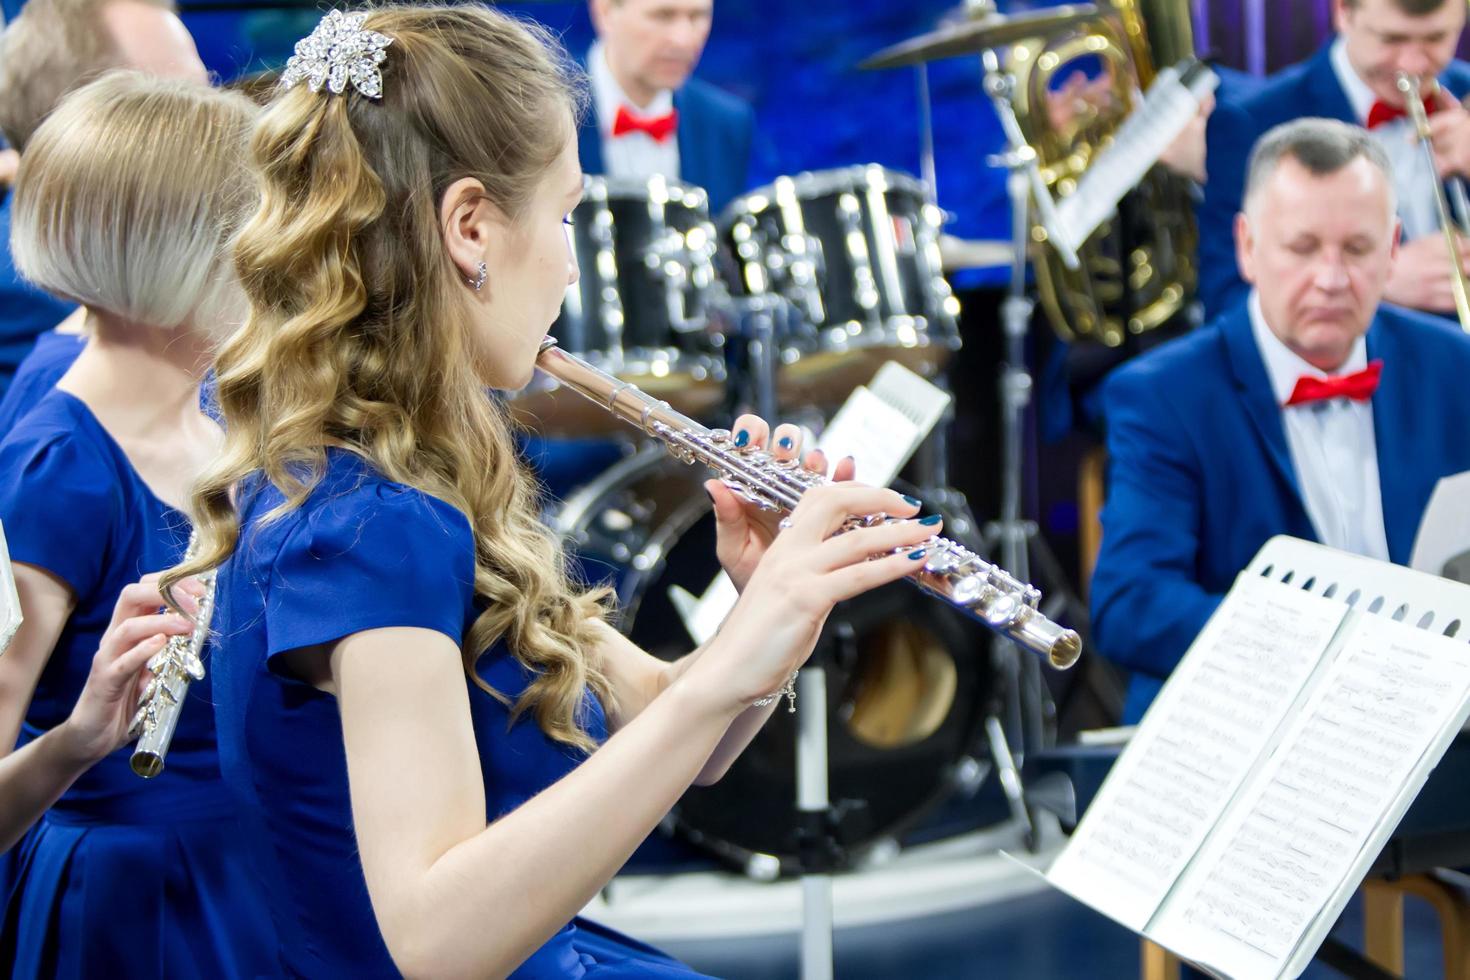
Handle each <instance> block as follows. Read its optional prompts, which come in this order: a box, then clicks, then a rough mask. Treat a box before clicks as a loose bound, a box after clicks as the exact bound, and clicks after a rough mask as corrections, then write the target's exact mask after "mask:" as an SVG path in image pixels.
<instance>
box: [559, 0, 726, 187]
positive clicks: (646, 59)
mask: <svg viewBox="0 0 1470 980" xmlns="http://www.w3.org/2000/svg"><path fill="white" fill-rule="evenodd" d="M590 9H591V14H592V26H593V27H594V28H595V29H596V31H597V38H598V40H597V43H595V44H594V45H593V46H592V49H591V50H590V51H589V52H588V53H587V74H588V75H589V76H590V78H591V80H592V111H591V112H589V113H588V114H587V117H586V119H585V120H584V122H583V125H582V129H581V131H580V132H579V133H578V134H577V135H578V148H579V150H580V155H581V158H582V169H583V170H584V171H586V172H587V173H589V174H609V175H611V176H615V177H624V176H628V177H648V176H652V175H654V174H659V175H662V176H664V177H668V178H670V179H675V180H681V181H683V182H684V183H686V184H694V185H695V186H697V187H703V188H704V189H705V191H706V192H707V193H708V194H709V206H710V210H711V211H712V212H713V213H715V214H718V213H719V212H720V210H721V209H722V208H724V206H725V205H726V204H728V203H729V202H730V201H731V199H733V198H735V197H736V196H738V195H740V194H742V193H744V192H745V191H746V190H747V189H748V187H747V180H748V179H749V170H750V160H751V152H752V150H751V147H752V141H753V139H754V131H755V114H754V112H752V111H751V108H750V106H749V105H747V104H745V103H744V102H742V101H740V100H739V99H737V98H735V97H734V96H733V95H730V94H728V93H726V92H723V91H721V90H720V89H718V88H715V87H714V86H713V85H708V84H706V83H704V82H701V81H700V80H699V79H697V78H692V77H690V76H691V73H692V72H693V71H694V66H695V64H696V63H697V62H698V61H699V56H700V54H701V53H702V52H703V51H704V43H705V41H706V40H708V38H709V29H710V20H711V17H712V15H713V12H714V0H592V2H591V8H590Z"/></svg>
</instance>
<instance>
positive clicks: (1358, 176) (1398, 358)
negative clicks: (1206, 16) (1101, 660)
mask: <svg viewBox="0 0 1470 980" xmlns="http://www.w3.org/2000/svg"><path fill="white" fill-rule="evenodd" d="M1391 179H1392V178H1391V176H1390V172H1389V163H1388V159H1387V155H1386V154H1385V153H1384V152H1383V149H1382V147H1381V146H1380V145H1379V144H1378V142H1377V141H1376V140H1375V139H1373V137H1372V136H1371V135H1369V134H1368V133H1367V132H1365V131H1364V130H1362V129H1360V128H1358V127H1356V126H1350V125H1348V124H1345V123H1341V122H1336V121H1331V120H1325V119H1301V120H1297V121H1295V122H1292V123H1288V124H1285V125H1283V126H1280V127H1277V128H1276V129H1273V130H1271V131H1270V132H1268V133H1267V134H1266V135H1265V136H1264V137H1263V138H1262V139H1261V141H1260V143H1259V144H1258V145H1257V148H1256V150H1255V151H1254V154H1253V155H1252V157H1251V161H1250V167H1249V173H1248V181H1247V190H1246V195H1245V210H1244V212H1243V213H1242V214H1240V215H1239V216H1238V217H1237V218H1236V225H1235V240H1236V253H1237V257H1238V259H1239V262H1240V268H1241V271H1242V273H1243V275H1244V277H1245V279H1246V281H1247V282H1248V283H1251V284H1252V286H1253V287H1254V288H1253V289H1252V290H1251V291H1250V292H1249V294H1248V296H1247V298H1246V300H1245V301H1243V302H1241V303H1240V304H1238V305H1237V306H1236V307H1235V308H1233V309H1231V310H1230V311H1228V312H1227V313H1225V314H1224V315H1223V316H1221V317H1219V318H1218V319H1216V320H1215V321H1213V322H1212V323H1210V324H1208V325H1207V326H1205V327H1203V328H1201V329H1200V330H1198V331H1196V332H1194V333H1192V334H1190V335H1188V336H1186V337H1183V338H1180V339H1179V340H1176V341H1174V342H1172V343H1169V344H1166V345H1164V346H1162V347H1160V348H1157V349H1156V350H1154V351H1151V352H1149V353H1148V354H1145V355H1143V356H1142V357H1140V358H1138V359H1137V360H1135V361H1133V362H1131V363H1130V364H1128V365H1126V366H1124V367H1123V368H1122V369H1120V370H1119V371H1118V372H1117V373H1116V374H1115V375H1114V376H1113V377H1112V378H1110V379H1109V380H1108V382H1107V383H1106V387H1105V389H1104V411H1105V412H1106V415H1107V423H1108V452H1109V457H1110V464H1109V465H1110V474H1109V476H1110V479H1109V489H1108V501H1107V505H1106V507H1105V508H1104V510H1103V518H1102V521H1103V542H1102V550H1101V552H1100V554H1099V556H1098V561H1097V570H1096V572H1095V575H1094V578H1093V581H1092V606H1093V609H1092V615H1093V623H1092V625H1093V639H1094V641H1095V643H1096V645H1097V648H1098V650H1099V651H1101V652H1102V653H1103V654H1104V655H1105V656H1107V657H1109V658H1110V659H1112V660H1114V661H1115V662H1117V663H1119V664H1121V665H1122V666H1124V667H1126V668H1128V669H1129V670H1130V671H1132V672H1133V680H1132V684H1131V686H1130V689H1129V694H1128V702H1127V706H1126V708H1125V718H1126V720H1129V721H1135V720H1137V719H1138V717H1139V716H1140V715H1141V714H1142V713H1143V711H1144V709H1145V708H1146V707H1147V706H1148V703H1149V701H1151V700H1152V698H1153V696H1154V694H1155V693H1157V691H1158V689H1159V687H1160V685H1161V684H1162V682H1163V679H1164V678H1165V677H1167V676H1168V674H1169V672H1170V671H1171V670H1172V669H1173V668H1174V666H1175V664H1177V663H1178V661H1179V659H1180V657H1181V656H1183V654H1184V652H1185V650H1187V649H1188V647H1189V645H1190V643H1192V642H1193V641H1194V638H1195V636H1196V635H1197V634H1198V633H1199V631H1200V629H1201V628H1202V627H1203V626H1204V624H1205V621H1206V620H1207V619H1208V618H1209V616H1210V614H1211V613H1212V612H1213V611H1214V610H1215V607H1216V606H1217V605H1218V604H1219V602H1220V599H1221V598H1222V596H1223V595H1224V593H1225V592H1226V591H1228V590H1229V588H1230V586H1231V584H1232V583H1233V582H1234V580H1235V577H1236V575H1237V574H1238V573H1239V572H1240V570H1241V569H1243V568H1244V567H1245V566H1246V564H1247V563H1248V562H1249V561H1250V559H1251V557H1252V556H1253V555H1254V554H1255V553H1256V551H1257V550H1258V549H1259V548H1260V547H1261V545H1262V544H1264V543H1265V542H1266V541H1267V539H1269V538H1270V537H1272V536H1273V535H1276V534H1290V535H1294V536H1296V537H1300V538H1306V539H1308V540H1315V541H1320V542H1323V543H1324V544H1327V545H1330V546H1332V547H1335V548H1339V549H1342V550H1346V551H1352V552H1355V553H1358V554H1363V555H1368V556H1370V557H1374V558H1379V559H1385V560H1391V561H1395V562H1399V563H1403V562H1405V561H1407V559H1408V557H1409V553H1410V549H1411V548H1412V546H1413V541H1414V535H1415V533H1416V531H1417V529H1418V524H1419V520H1420V517H1421V516H1422V514H1423V511H1424V507H1425V505H1426V504H1427V503H1428V500H1429V495H1430V493H1431V492H1432V491H1433V489H1434V485H1435V483H1436V482H1437V481H1438V480H1439V479H1440V478H1441V477H1443V476H1446V475H1449V474H1451V473H1457V472H1461V471H1464V470H1467V469H1470V432H1467V428H1466V423H1467V420H1470V386H1467V385H1466V384H1465V381H1464V379H1465V378H1466V377H1467V376H1470V337H1466V336H1465V335H1464V334H1463V333H1462V332H1461V331H1460V330H1459V329H1458V328H1457V327H1454V326H1451V325H1450V324H1448V323H1446V322H1445V321H1443V320H1442V319H1440V318H1438V317H1432V316H1426V315H1424V314H1420V313H1415V312H1413V311H1408V310H1402V309H1396V308H1393V307H1389V306H1380V299H1381V297H1382V295H1383V292H1384V289H1385V287H1386V285H1387V284H1388V282H1389V280H1390V278H1391V275H1392V269H1393V265H1394V260H1395V256H1396V254H1397V257H1398V258H1399V259H1400V260H1401V259H1402V250H1400V249H1398V246H1397V242H1398V227H1397V221H1396V219H1395V199H1394V192H1393V186H1392V183H1391Z"/></svg>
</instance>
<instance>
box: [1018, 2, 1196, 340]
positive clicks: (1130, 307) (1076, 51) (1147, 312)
mask: <svg viewBox="0 0 1470 980" xmlns="http://www.w3.org/2000/svg"><path fill="white" fill-rule="evenodd" d="M1193 56H1194V32H1193V28H1192V26H1191V24H1190V20H1189V10H1188V7H1187V3H1186V0H1111V2H1110V3H1109V4H1104V5H1100V7H1099V15H1098V16H1097V17H1095V18H1092V19H1089V20H1086V21H1082V22H1080V23H1078V24H1075V25H1073V26H1071V27H1069V28H1067V29H1065V30H1063V31H1059V32H1055V33H1052V34H1051V35H1050V36H1047V37H1037V38H1031V39H1028V40H1024V41H1021V42H1018V43H1016V44H1013V45H1011V46H1010V47H1008V48H1006V49H1005V50H1004V52H1003V60H1004V64H1005V67H1006V69H1007V70H1008V71H1009V72H1010V73H1011V75H1012V76H1013V77H1014V78H1015V89H1014V95H1013V102H1014V105H1015V112H1016V117H1017V121H1018V122H1019V124H1020V127H1021V132H1022V134H1023V135H1024V137H1025V139H1026V142H1027V143H1028V144H1030V146H1031V148H1032V149H1033V150H1034V151H1035V152H1036V154H1037V159H1038V164H1039V166H1040V168H1041V174H1042V179H1043V180H1044V181H1045V182H1046V184H1047V186H1048V188H1050V190H1051V193H1052V196H1053V197H1056V198H1057V199H1058V200H1060V199H1061V198H1062V197H1064V196H1066V195H1068V194H1071V193H1073V192H1074V191H1075V190H1076V188H1077V182H1078V180H1079V179H1080V178H1081V177H1082V175H1083V174H1084V173H1086V171H1087V169H1088V167H1089V166H1091V164H1092V163H1093V161H1094V160H1095V159H1096V158H1097V156H1098V154H1099V153H1101V151H1102V150H1103V149H1104V148H1106V147H1107V146H1108V144H1109V143H1110V141H1111V140H1112V137H1113V134H1114V133H1115V131H1116V130H1117V129H1118V127H1119V126H1120V125H1121V124H1122V122H1123V121H1124V120H1125V119H1126V118H1127V117H1128V114H1129V112H1130V111H1132V109H1133V107H1134V105H1135V103H1136V101H1137V99H1138V95H1139V93H1140V92H1141V91H1144V90H1146V89H1147V87H1148V86H1149V84H1150V83H1151V82H1152V81H1153V79H1154V76H1155V73H1156V71H1157V70H1158V68H1160V67H1163V66H1168V65H1174V64H1177V63H1178V62H1179V61H1182V60H1183V59H1185V58H1190V57H1193ZM1089 61H1090V62H1091V63H1092V66H1093V67H1097V63H1098V62H1101V66H1100V68H1101V71H1100V73H1094V74H1095V75H1096V76H1097V77H1105V78H1106V79H1108V82H1107V85H1108V88H1107V93H1106V97H1105V98H1101V99H1097V98H1093V99H1077V100H1074V102H1075V104H1072V105H1066V106H1062V107H1060V108H1061V111H1060V112H1058V111H1057V108H1058V107H1057V106H1056V105H1055V103H1056V96H1055V92H1056V90H1057V89H1058V87H1059V86H1058V82H1059V81H1060V80H1062V79H1065V78H1066V77H1067V76H1068V75H1070V74H1071V73H1072V72H1073V71H1075V70H1077V68H1078V66H1079V65H1082V64H1086V63H1087V62H1089ZM1034 210H1035V209H1033V212H1034ZM1197 245H1198V231H1197V229H1196V228H1195V223H1194V212H1193V209H1192V202H1191V192H1190V188H1189V183H1188V181H1187V180H1186V179H1185V178H1183V177H1179V176H1177V175H1175V174H1173V173H1171V172H1169V171H1168V170H1167V169H1166V168H1164V167H1163V166H1162V165H1156V166H1154V167H1153V168H1152V169H1151V170H1149V172H1148V174H1147V175H1146V176H1145V177H1144V178H1143V180H1142V181H1141V182H1140V183H1139V184H1138V186H1137V187H1135V188H1134V189H1133V190H1132V191H1130V192H1129V193H1128V195H1127V196H1126V197H1125V198H1124V199H1123V201H1122V203H1121V204H1120V205H1119V207H1118V212H1117V214H1115V215H1114V216H1113V217H1112V218H1110V219H1108V220H1107V221H1105V222H1104V223H1103V224H1102V225H1101V226H1100V227H1099V228H1098V229H1097V230H1096V231H1094V232H1093V233H1092V234H1091V236H1089V237H1088V239H1087V240H1086V241H1085V242H1083V243H1081V244H1080V245H1079V246H1078V248H1077V256H1078V259H1079V265H1078V268H1075V269H1070V268H1068V267H1067V266H1066V265H1065V264H1064V263H1063V261H1062V259H1061V258H1060V257H1059V255H1058V254H1057V252H1056V250H1055V249H1053V248H1051V247H1050V246H1049V245H1048V244H1047V232H1046V229H1045V228H1044V227H1043V226H1042V225H1041V223H1040V222H1039V221H1037V220H1035V219H1034V217H1033V221H1032V224H1031V246H1032V247H1031V253H1032V263H1033V268H1034V269H1035V270H1036V282H1037V288H1038V292H1039V293H1040V296H1041V302H1042V306H1043V307H1044V308H1045V310H1046V313H1047V316H1048V318H1049V319H1050V320H1051V322H1052V325H1053V326H1054V327H1055V328H1056V330H1057V332H1058V333H1060V334H1061V335H1062V336H1063V337H1064V338H1066V339H1068V340H1071V339H1076V338H1085V339H1091V340H1096V341H1101V342H1102V343H1104V344H1106V345H1108V346H1110V347H1116V346H1118V345H1119V344H1122V343H1123V341H1124V340H1126V339H1127V337H1128V336H1130V335H1134V334H1141V333H1143V332H1145V331H1148V330H1152V329H1154V328H1156V327H1159V326H1162V325H1163V324H1165V323H1166V322H1168V321H1169V320H1170V319H1171V318H1173V317H1174V316H1175V314H1177V313H1178V312H1179V311H1180V310H1181V309H1182V308H1183V307H1184V305H1185V304H1186V303H1187V302H1189V300H1190V299H1191V298H1192V296H1193V294H1194V289H1195V282H1196V277H1197V268H1196V264H1195V256H1196V248H1197Z"/></svg>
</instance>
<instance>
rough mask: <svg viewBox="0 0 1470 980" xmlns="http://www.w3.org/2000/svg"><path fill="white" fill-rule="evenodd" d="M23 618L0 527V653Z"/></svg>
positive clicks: (8, 551)
mask: <svg viewBox="0 0 1470 980" xmlns="http://www.w3.org/2000/svg"><path fill="white" fill-rule="evenodd" d="M24 618H25V617H24V616H22V615H21V608H20V595H19V593H17V592H16V590H15V570H14V569H13V568H11V566H10V548H9V546H8V545H6V543H5V530H4V528H0V654H4V653H5V650H6V648H8V647H9V646H10V641H11V640H13V639H15V634H16V633H17V632H19V630H20V624H21V622H22V621H23V620H24Z"/></svg>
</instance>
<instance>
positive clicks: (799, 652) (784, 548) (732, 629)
mask: <svg viewBox="0 0 1470 980" xmlns="http://www.w3.org/2000/svg"><path fill="white" fill-rule="evenodd" d="M911 499H912V498H906V497H903V496H902V495H900V494H898V493H897V492H895V491H893V490H887V489H882V488H878V487H868V486H863V485H861V484H856V483H834V484H829V485H827V486H821V487H817V488H815V489H813V490H810V491H808V492H807V493H806V494H804V495H803V496H802V498H801V503H800V504H799V505H798V506H797V508H796V509H795V510H794V511H792V512H791V517H790V519H789V525H788V526H787V527H786V529H785V530H783V531H782V532H781V534H780V535H779V536H778V537H777V538H776V540H775V541H774V542H773V543H772V544H771V546H770V548H769V549H768V550H767V551H766V553H765V556H764V557H763V558H762V559H761V562H760V564H759V565H758V566H756V568H755V571H754V573H753V574H752V575H751V578H750V582H749V583H748V584H747V585H746V587H745V591H744V592H743V593H742V594H741V597H740V601H739V602H738V603H736V605H735V608H734V609H733V610H732V611H731V612H730V615H729V616H728V617H727V618H726V620H725V623H724V625H723V626H721V627H720V632H719V635H718V636H716V637H715V639H714V640H712V641H711V642H710V645H709V647H708V648H706V650H705V652H704V655H703V656H702V657H701V658H700V660H699V662H698V663H697V664H696V665H694V667H693V668H692V669H691V670H690V671H689V672H688V674H686V675H685V676H686V677H687V678H688V679H689V681H690V682H691V683H696V684H699V685H701V687H700V690H701V691H702V692H705V693H707V694H708V695H709V697H710V698H711V699H712V700H713V703H714V705H715V706H716V707H717V708H718V709H720V710H724V711H728V712H731V713H738V712H739V711H742V710H744V709H745V708H747V707H749V706H750V704H751V703H752V702H754V701H756V700H757V699H760V698H762V697H765V696H767V695H769V694H771V693H773V692H774V691H776V690H778V689H779V688H780V687H781V686H782V685H783V684H784V683H785V682H786V679H787V677H789V676H790V675H791V672H792V671H794V670H796V669H797V668H798V667H800V666H801V665H802V664H803V663H805V662H806V659H807V657H809V656H810V655H811V652H812V649H813V647H815V646H816V642H817V638H818V637H819V636H820V635H821V631H822V625H823V624H824V623H825V622H826V620H827V615H828V614H829V613H830V612H831V611H832V607H833V606H835V605H836V604H837V603H839V602H841V601H843V600H844V599H851V598H853V597H854V596H857V595H861V594H862V593H864V592H867V591H868V590H870V589H874V588H877V587H878V586H880V585H886V584H887V583H889V582H893V581H897V580H898V579H901V578H903V577H905V576H907V575H911V574H913V573H914V572H915V571H917V570H918V569H919V568H920V567H921V566H922V562H923V558H924V556H925V553H926V551H925V547H924V546H925V542H927V541H928V540H929V539H930V538H931V537H933V536H934V535H935V534H937V533H939V530H940V527H939V522H938V521H937V520H934V518H928V520H931V521H934V522H933V523H931V524H922V523H920V522H919V521H918V520H900V521H895V522H893V523H890V524H880V525H877V526H875V527H866V528H858V529H856V530H852V531H846V532H844V533H842V534H837V533H836V532H837V531H838V530H839V529H840V528H841V527H842V525H843V524H844V523H845V522H846V521H847V520H848V519H849V518H852V517H865V516H867V515H869V514H877V513H884V514H888V515H891V516H897V517H913V516H915V515H916V514H917V512H918V509H919V508H918V505H917V503H914V502H911ZM895 551H896V552H897V553H896V554H890V552H895ZM874 555H881V556H882V557H878V558H874V557H873V556H874Z"/></svg>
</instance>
